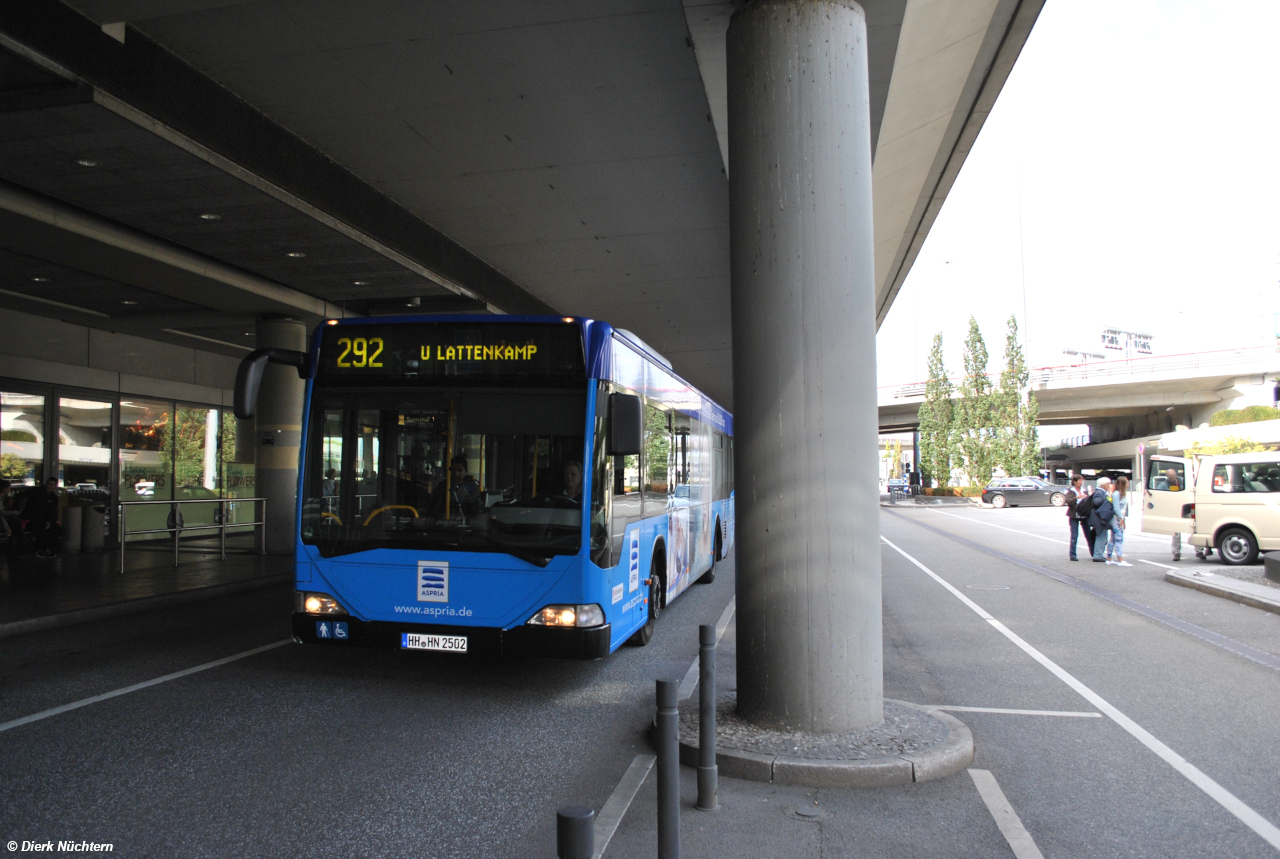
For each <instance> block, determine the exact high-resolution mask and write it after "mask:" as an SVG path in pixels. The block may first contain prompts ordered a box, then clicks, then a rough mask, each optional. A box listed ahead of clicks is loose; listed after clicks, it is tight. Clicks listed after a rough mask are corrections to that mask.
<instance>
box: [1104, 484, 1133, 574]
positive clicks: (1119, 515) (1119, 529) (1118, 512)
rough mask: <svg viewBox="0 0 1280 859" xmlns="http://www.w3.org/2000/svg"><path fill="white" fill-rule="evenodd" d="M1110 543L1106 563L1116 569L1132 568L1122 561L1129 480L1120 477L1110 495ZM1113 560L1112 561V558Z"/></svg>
mask: <svg viewBox="0 0 1280 859" xmlns="http://www.w3.org/2000/svg"><path fill="white" fill-rule="evenodd" d="M1111 509H1112V510H1113V511H1114V513H1113V515H1112V517H1111V535H1110V537H1111V542H1110V544H1109V545H1108V546H1107V563H1108V564H1112V565H1114V566H1117V567H1132V566H1133V564H1131V563H1129V562H1128V561H1126V560H1125V559H1124V528H1125V519H1126V518H1128V516H1129V478H1127V477H1125V476H1123V475H1121V476H1120V477H1117V478H1116V491H1115V492H1113V493H1111ZM1113 557H1114V558H1115V560H1112V558H1113Z"/></svg>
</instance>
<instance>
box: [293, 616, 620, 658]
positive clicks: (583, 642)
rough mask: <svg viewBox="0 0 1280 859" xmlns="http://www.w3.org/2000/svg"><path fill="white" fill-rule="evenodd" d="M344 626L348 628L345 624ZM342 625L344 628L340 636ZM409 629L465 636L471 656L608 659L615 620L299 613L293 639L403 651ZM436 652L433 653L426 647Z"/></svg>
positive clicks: (429, 633)
mask: <svg viewBox="0 0 1280 859" xmlns="http://www.w3.org/2000/svg"><path fill="white" fill-rule="evenodd" d="M339 624H345V626H341V627H339ZM339 629H340V630H341V632H340V634H339ZM405 633H412V634H416V635H443V636H465V637H466V639H467V650H466V652H467V653H468V654H475V655H480V656H504V657H526V656H528V657H547V658H551V659H603V658H604V657H606V656H608V655H609V643H610V641H611V639H612V630H611V628H610V626H609V624H607V623H606V624H604V625H603V626H593V627H588V628H585V629H579V628H569V629H557V628H555V627H545V626H517V627H515V628H513V629H501V628H496V627H486V626H446V625H444V624H428V623H390V622H385V621H364V620H357V619H355V618H354V617H343V616H338V615H325V616H319V615H314V614H303V613H301V612H294V614H293V637H294V639H295V640H297V641H300V642H302V643H303V644H324V645H330V646H333V647H352V646H355V647H383V648H391V649H395V650H400V649H402V648H401V642H402V641H403V636H404V634H405ZM423 652H432V651H423Z"/></svg>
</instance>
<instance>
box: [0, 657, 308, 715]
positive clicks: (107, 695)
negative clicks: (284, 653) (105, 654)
mask: <svg viewBox="0 0 1280 859" xmlns="http://www.w3.org/2000/svg"><path fill="white" fill-rule="evenodd" d="M292 643H293V639H292V638H286V639H284V640H283V641H277V642H275V643H273V644H264V645H263V646H262V647H255V648H254V649H253V650H246V651H244V652H243V653H237V654H235V655H234V656H225V657H223V658H222V659H215V660H214V661H212V662H206V663H204V664H203V665H197V666H195V667H194V668H184V669H183V670H181V671H175V672H173V673H172V674H166V675H164V676H163V677H156V678H154V679H152V680H144V681H143V682H141V683H134V684H133V685H132V686H125V687H124V688H123V689H115V690H113V691H111V692H103V693H102V694H101V695H91V696H90V697H88V698H81V699H80V700H79V701H72V702H71V703H70V704H63V705H62V706H61V707H53V708H52V709H49V710H41V711H40V712H39V713H32V714H31V715H30V716H23V717H22V718H21V719H13V720H12V721H9V722H3V723H0V733H3V732H4V731H8V730H9V729H11V728H17V727H20V726H22V725H29V724H31V723H32V722H39V721H40V720H41V719H48V718H49V717H51V716H58V715H61V714H63V713H67V712H70V711H71V710H78V709H80V708H81V707H88V706H89V705H90V704H97V703H98V702H99V701H107V700H109V699H111V698H118V697H119V696H121V695H128V694H129V693H130V692H137V691H139V690H141V689H146V688H147V687H149V686H156V685H158V684H160V683H168V682H169V681H170V680H177V679H178V678H179V677H186V676H187V675H188V674H195V673H196V672H199V671H208V670H209V669H210V668H217V667H218V666H219V665H226V664H227V663H228V662H235V661H236V660H237V659H244V658H246V657H249V656H254V655H256V654H259V653H262V652H264V651H267V650H271V649H273V648H276V647H280V646H281V645H285V644H292Z"/></svg>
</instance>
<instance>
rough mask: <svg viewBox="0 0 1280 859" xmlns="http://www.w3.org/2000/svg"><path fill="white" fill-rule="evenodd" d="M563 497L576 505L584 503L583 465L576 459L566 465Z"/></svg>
mask: <svg viewBox="0 0 1280 859" xmlns="http://www.w3.org/2000/svg"><path fill="white" fill-rule="evenodd" d="M561 497H562V498H567V499H569V500H570V501H572V502H573V503H574V504H581V503H582V463H580V462H578V461H577V460H575V459H571V460H569V461H568V462H566V463H565V464H564V492H563V493H561Z"/></svg>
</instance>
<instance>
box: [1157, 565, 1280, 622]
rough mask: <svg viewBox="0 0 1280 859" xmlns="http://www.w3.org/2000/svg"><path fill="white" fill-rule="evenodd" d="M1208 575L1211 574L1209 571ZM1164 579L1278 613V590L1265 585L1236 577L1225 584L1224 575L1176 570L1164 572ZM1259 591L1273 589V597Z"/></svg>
mask: <svg viewBox="0 0 1280 859" xmlns="http://www.w3.org/2000/svg"><path fill="white" fill-rule="evenodd" d="M1209 575H1213V574H1212V573H1210V574H1209ZM1164 580H1165V581H1166V582H1170V583H1171V584H1175V585H1181V586H1182V587H1184V588H1191V589H1192V590H1197V591H1200V592H1202V593H1206V594H1211V595H1212V596H1215V597H1222V598H1223V599H1229V600H1232V601H1234V602H1238V603H1242V604H1244V605H1247V606H1252V607H1253V608H1260V609H1262V610H1263V611H1269V612H1272V613H1274V614H1280V590H1277V589H1275V588H1269V587H1267V586H1266V585H1255V584H1253V583H1252V582H1241V581H1239V580H1237V579H1229V581H1231V584H1226V581H1228V579H1226V578H1225V577H1221V576H1215V577H1214V578H1213V579H1212V580H1211V579H1209V578H1207V577H1206V576H1204V575H1196V574H1195V573H1180V572H1178V571H1176V570H1170V571H1169V572H1167V573H1165V574H1164ZM1255 589H1256V590H1255ZM1259 591H1273V592H1274V593H1275V597H1271V595H1270V594H1267V593H1259Z"/></svg>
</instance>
